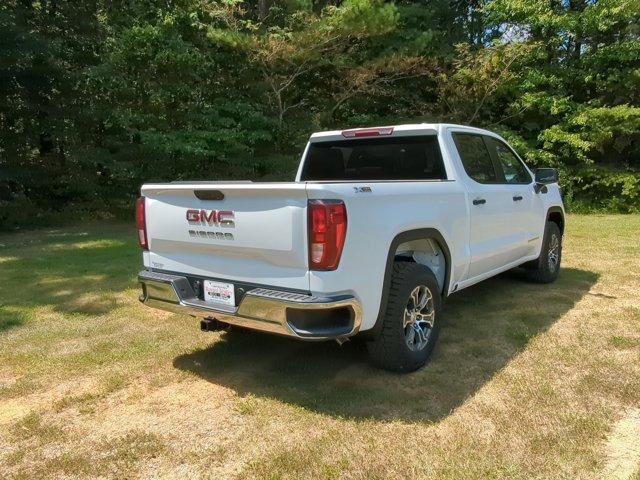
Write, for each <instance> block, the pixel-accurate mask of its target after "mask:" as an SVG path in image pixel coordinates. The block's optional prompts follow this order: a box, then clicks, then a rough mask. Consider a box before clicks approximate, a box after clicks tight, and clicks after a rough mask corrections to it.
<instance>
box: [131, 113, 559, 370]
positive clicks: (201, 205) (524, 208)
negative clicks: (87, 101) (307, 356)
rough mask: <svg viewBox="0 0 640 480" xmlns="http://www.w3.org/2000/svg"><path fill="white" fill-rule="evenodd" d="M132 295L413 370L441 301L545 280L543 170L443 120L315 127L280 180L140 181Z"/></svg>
mask: <svg viewBox="0 0 640 480" xmlns="http://www.w3.org/2000/svg"><path fill="white" fill-rule="evenodd" d="M136 220H137V221H136V224H137V233H138V239H139V242H140V246H141V247H142V249H143V260H144V267H145V269H144V270H142V271H141V272H140V274H139V277H138V278H139V281H140V284H141V286H142V294H141V296H140V300H141V301H142V302H143V303H145V304H146V305H149V306H152V307H156V308H160V309H164V310H169V311H174V312H180V313H186V314H189V315H192V316H194V317H200V318H201V328H202V329H203V330H215V329H220V328H225V327H227V326H229V325H235V326H240V327H246V328H251V329H255V330H261V331H265V332H272V333H277V334H283V335H288V336H291V337H296V338H299V339H302V340H320V339H323V340H324V339H335V340H337V341H338V342H340V343H341V342H343V341H345V340H347V339H348V338H349V337H353V336H356V335H357V336H358V337H359V338H362V339H363V340H364V341H365V342H366V344H367V349H368V351H369V354H370V357H371V359H372V361H373V363H374V364H376V365H378V366H380V367H383V368H386V369H389V370H395V371H412V370H415V369H417V368H420V367H421V366H422V365H424V364H425V362H426V361H427V359H428V358H429V355H430V354H431V351H432V350H433V347H434V344H435V342H436V339H437V337H438V332H439V329H440V326H441V320H440V314H441V309H442V302H443V300H444V299H445V298H446V297H447V296H449V295H451V294H453V293H454V292H459V291H460V290H462V289H464V288H466V287H468V286H470V285H473V284H474V283H477V282H480V281H482V280H484V279H486V278H488V277H491V276H493V275H496V274H498V273H500V272H504V271H505V270H508V269H511V268H514V267H518V266H522V267H524V268H525V269H526V271H527V272H528V276H529V277H530V278H531V279H533V280H534V281H538V282H552V281H553V280H555V279H556V277H557V276H558V271H559V268H560V259H561V254H562V235H563V230H564V209H563V205H562V200H561V198H560V190H559V187H558V185H557V173H556V171H555V170H553V169H550V168H539V169H537V170H536V171H535V172H534V173H532V172H531V171H530V170H529V169H528V168H527V166H526V165H525V164H524V162H523V161H522V160H521V159H520V157H519V156H518V155H517V154H516V152H515V151H514V150H513V149H512V148H511V147H510V146H509V145H508V144H507V142H505V141H504V139H502V138H501V137H500V136H498V135H496V134H495V133H492V132H489V131H486V130H480V129H477V128H472V127H465V126H459V125H445V124H419V125H399V126H393V127H379V128H360V129H351V130H342V131H329V132H320V133H314V134H313V135H311V138H310V139H309V142H308V144H307V146H306V149H305V151H304V154H303V156H302V160H301V162H300V166H299V169H298V173H297V176H296V179H295V181H294V182H288V183H252V182H173V183H168V184H146V185H143V187H142V197H141V198H140V199H139V200H138V202H137V204H136Z"/></svg>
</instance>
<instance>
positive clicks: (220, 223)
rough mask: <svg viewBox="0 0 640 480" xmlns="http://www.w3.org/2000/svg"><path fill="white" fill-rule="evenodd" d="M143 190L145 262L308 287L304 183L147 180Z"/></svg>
mask: <svg viewBox="0 0 640 480" xmlns="http://www.w3.org/2000/svg"><path fill="white" fill-rule="evenodd" d="M142 195H143V196H144V197H145V198H146V200H145V210H146V226H147V238H148V241H149V251H148V252H147V253H145V266H147V267H148V268H153V269H157V270H163V271H167V272H177V273H184V274H192V275H199V276H203V277H208V278H214V279H215V278H218V279H227V280H230V281H237V282H247V283H252V284H259V285H266V286H277V287H285V288H291V289H299V290H308V289H309V278H308V269H307V217H306V208H307V194H306V190H305V185H304V184H296V183H249V182H247V183H215V182H207V183H198V182H194V183H170V184H148V185H144V186H143V187H142Z"/></svg>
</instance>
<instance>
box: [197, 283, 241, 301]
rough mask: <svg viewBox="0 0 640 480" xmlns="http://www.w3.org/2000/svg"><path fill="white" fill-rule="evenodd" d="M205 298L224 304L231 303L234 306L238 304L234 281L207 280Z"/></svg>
mask: <svg viewBox="0 0 640 480" xmlns="http://www.w3.org/2000/svg"><path fill="white" fill-rule="evenodd" d="M204 299H205V300H206V301H207V302H212V303H222V304H224V305H230V306H232V307H234V306H235V305H236V296H235V291H234V289H233V283H224V282H214V281H213V280H205V281H204Z"/></svg>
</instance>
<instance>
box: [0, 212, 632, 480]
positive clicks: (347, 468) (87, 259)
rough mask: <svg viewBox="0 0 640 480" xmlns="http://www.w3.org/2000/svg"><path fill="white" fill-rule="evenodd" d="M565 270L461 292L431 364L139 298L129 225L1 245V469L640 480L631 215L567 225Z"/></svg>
mask: <svg viewBox="0 0 640 480" xmlns="http://www.w3.org/2000/svg"><path fill="white" fill-rule="evenodd" d="M567 223H568V227H567V235H566V241H565V249H564V265H563V266H564V268H563V271H562V273H561V277H560V279H559V280H558V282H557V283H555V284H553V285H548V286H540V285H533V284H529V283H526V282H524V281H523V280H522V278H521V276H520V275H519V274H518V273H517V272H516V273H509V274H505V275H502V276H500V277H498V278H495V279H491V280H489V281H487V282H484V283H482V284H480V285H477V286H475V287H472V288H470V289H468V290H465V291H464V292H461V293H460V294H456V295H454V296H452V297H451V298H450V299H449V301H448V302H447V309H446V325H445V326H444V328H443V331H442V334H441V338H440V343H439V345H438V346H437V348H436V351H435V354H434V357H433V359H432V361H431V362H430V363H429V364H428V365H427V366H426V367H425V368H424V369H422V370H420V371H419V372H416V373H413V374H410V375H403V376H399V375H393V374H389V373H386V372H382V371H379V370H375V369H373V368H372V367H370V366H369V365H368V364H367V362H366V358H365V355H364V353H363V352H362V351H361V350H360V349H359V348H358V347H357V346H356V345H350V344H346V345H344V346H343V347H338V346H337V345H335V344H333V343H325V344H305V343H299V342H295V341H291V340H287V339H283V338H277V337H271V336H265V335H260V334H253V333H243V332H239V331H231V332H229V333H216V334H205V333H201V332H199V330H198V326H197V322H196V321H194V320H193V319H190V318H188V317H181V316H179V315H172V314H168V313H164V312H157V311H154V310H151V309H147V308H145V307H142V306H140V305H139V304H138V302H137V289H136V285H135V275H136V273H137V270H138V268H139V263H140V262H139V257H140V254H139V251H138V250H137V248H136V246H135V236H134V229H133V228H132V227H131V226H118V225H113V226H106V227H104V226H99V227H98V226H97V227H91V228H70V229H65V230H51V231H47V230H43V231H38V232H35V233H26V232H25V233H20V234H16V235H10V236H5V237H2V238H0V244H1V245H2V246H1V247H0V284H2V285H3V286H2V289H1V290H0V477H1V478H60V477H69V478H86V477H100V478H132V477H145V478H148V477H153V478H157V477H164V478H185V477H187V478H216V479H217V478H243V479H244V478H274V479H276V478H367V479H382V478H456V479H457V478H594V479H599V478H626V477H629V476H631V478H633V477H634V476H635V479H636V480H640V465H638V461H640V459H639V458H638V450H637V446H638V444H640V443H638V442H637V441H636V440H637V438H638V433H637V431H636V428H637V423H635V420H633V419H635V418H636V417H635V415H636V414H635V413H634V412H637V408H638V405H640V300H639V298H638V291H639V289H640V273H638V272H640V244H639V242H638V240H637V233H638V232H639V231H640V216H570V217H569V218H568V222H567Z"/></svg>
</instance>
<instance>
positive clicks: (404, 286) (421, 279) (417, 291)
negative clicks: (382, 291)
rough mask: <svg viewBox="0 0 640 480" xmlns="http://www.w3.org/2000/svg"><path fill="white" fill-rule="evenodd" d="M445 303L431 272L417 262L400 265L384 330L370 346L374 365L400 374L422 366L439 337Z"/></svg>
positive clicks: (397, 264)
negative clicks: (440, 317)
mask: <svg viewBox="0 0 640 480" xmlns="http://www.w3.org/2000/svg"><path fill="white" fill-rule="evenodd" d="M441 304H442V299H441V296H440V289H439V287H438V283H437V281H436V278H435V276H434V275H433V273H432V272H431V270H429V269H428V268H426V267H425V266H423V265H420V264H417V263H411V262H396V263H395V264H394V265H393V274H392V277H391V285H390V289H389V298H388V300H387V308H386V311H385V316H384V318H383V323H382V328H381V330H380V332H379V333H378V335H377V336H376V337H375V338H374V340H373V341H371V342H369V343H368V344H367V349H368V351H369V355H370V357H371V361H372V362H373V364H375V365H376V366H378V367H381V368H384V369H386V370H391V371H396V372H411V371H414V370H417V369H418V368H420V367H422V366H423V365H424V364H425V363H426V362H427V360H428V359H429V356H430V355H431V352H432V351H433V348H434V346H435V343H436V340H437V338H438V332H439V330H440V321H439V314H440V308H441Z"/></svg>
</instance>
